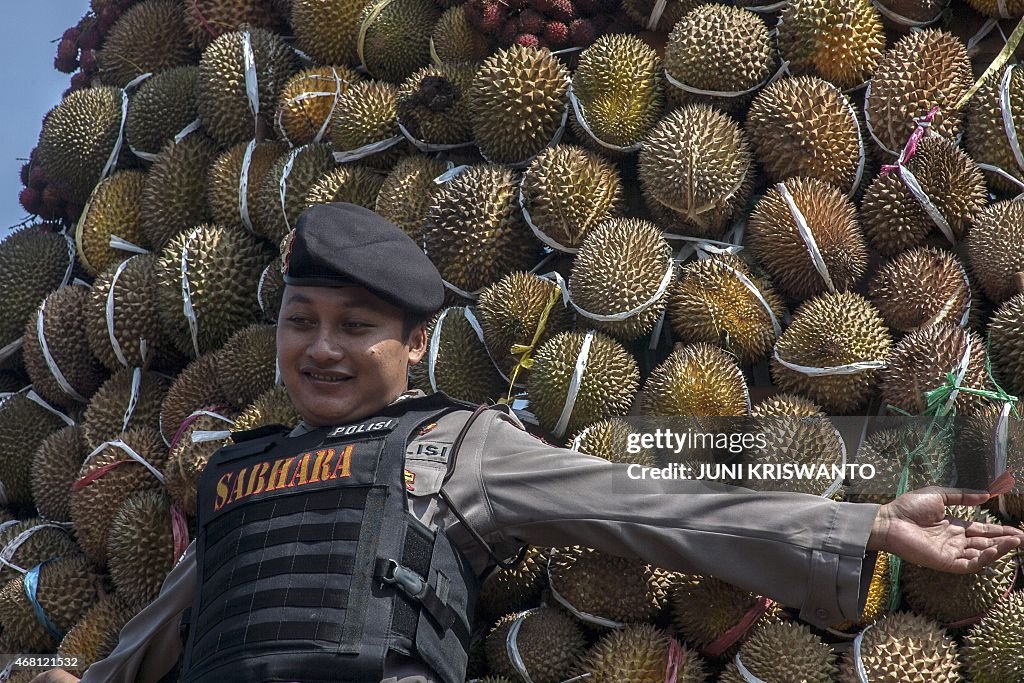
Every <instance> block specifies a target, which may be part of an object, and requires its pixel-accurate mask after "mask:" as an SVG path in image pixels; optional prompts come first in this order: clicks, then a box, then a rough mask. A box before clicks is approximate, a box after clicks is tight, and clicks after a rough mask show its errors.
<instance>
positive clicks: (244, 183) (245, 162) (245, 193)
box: [238, 138, 256, 234]
mask: <svg viewBox="0 0 1024 683" xmlns="http://www.w3.org/2000/svg"><path fill="white" fill-rule="evenodd" d="M255 150H256V138H253V139H252V140H250V141H249V144H248V145H246V146H245V154H243V155H242V172H241V173H240V174H239V176H238V215H239V216H240V217H241V218H242V225H243V226H245V229H246V230H248V231H249V232H251V233H253V234H255V230H253V227H252V219H251V218H249V167H250V166H252V154H253V152H254V151H255Z"/></svg>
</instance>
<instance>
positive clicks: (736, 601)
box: [669, 575, 781, 657]
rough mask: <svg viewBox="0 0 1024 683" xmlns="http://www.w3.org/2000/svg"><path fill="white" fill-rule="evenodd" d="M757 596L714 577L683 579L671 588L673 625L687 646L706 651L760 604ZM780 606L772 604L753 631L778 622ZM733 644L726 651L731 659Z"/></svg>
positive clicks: (755, 624) (670, 601)
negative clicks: (705, 649)
mask: <svg viewBox="0 0 1024 683" xmlns="http://www.w3.org/2000/svg"><path fill="white" fill-rule="evenodd" d="M758 600H759V598H758V596H756V595H754V594H753V593H748V592H747V591H745V590H741V589H740V588H737V587H736V586H733V585H732V584H730V583H726V582H725V581H722V580H721V579H716V578H715V577H713V576H696V575H693V576H683V577H682V578H681V579H680V580H678V581H675V582H674V583H673V584H672V588H671V590H670V591H669V604H670V605H671V607H672V623H673V624H674V625H675V628H676V632H677V633H678V634H679V635H680V636H681V638H683V639H685V642H686V644H687V645H689V646H691V647H695V648H699V649H703V648H705V647H707V646H708V645H710V644H712V643H714V642H715V641H717V640H718V639H719V638H721V637H722V636H723V635H724V634H725V633H726V632H727V631H729V630H731V629H732V628H733V627H735V626H736V625H737V624H738V623H740V621H742V620H743V618H744V617H745V616H746V615H747V613H748V612H750V611H751V610H752V609H754V608H755V607H756V606H757V604H758ZM780 616H781V610H780V608H779V605H778V604H776V603H771V604H770V605H769V606H768V608H767V609H766V610H765V611H764V613H763V614H761V616H759V617H758V618H757V620H756V621H755V622H754V623H753V624H752V625H751V629H752V630H753V629H756V628H757V627H758V626H764V625H767V624H771V623H776V622H778V621H779V617H780ZM735 652H736V645H735V644H733V645H732V646H730V647H729V649H728V650H726V651H725V654H726V655H728V656H729V657H731V656H732V655H733V654H734V653H735Z"/></svg>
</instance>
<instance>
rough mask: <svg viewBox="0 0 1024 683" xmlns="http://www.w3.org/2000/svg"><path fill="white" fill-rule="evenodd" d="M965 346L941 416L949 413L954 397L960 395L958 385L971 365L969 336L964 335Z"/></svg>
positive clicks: (954, 400)
mask: <svg viewBox="0 0 1024 683" xmlns="http://www.w3.org/2000/svg"><path fill="white" fill-rule="evenodd" d="M965 336H966V337H967V345H966V347H965V348H964V353H963V355H962V356H960V364H959V365H958V366H957V371H956V379H954V380H953V391H951V392H949V397H947V398H946V402H945V404H943V406H942V414H943V415H946V414H947V413H949V411H950V409H951V408H952V407H953V404H954V403H955V402H956V397H957V396H958V395H959V394H960V383H961V382H963V381H964V377H966V376H967V368H968V367H969V366H970V364H971V346H972V344H971V335H969V334H966V335H965Z"/></svg>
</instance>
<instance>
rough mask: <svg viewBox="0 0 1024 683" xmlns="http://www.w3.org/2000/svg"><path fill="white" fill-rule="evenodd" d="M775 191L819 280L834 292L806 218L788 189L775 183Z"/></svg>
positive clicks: (830, 278) (834, 287)
mask: <svg viewBox="0 0 1024 683" xmlns="http://www.w3.org/2000/svg"><path fill="white" fill-rule="evenodd" d="M775 189H776V190H778V191H779V194H780V195H782V199H783V200H784V201H785V202H786V206H788V207H789V213H790V215H791V216H793V221H794V222H795V223H796V230H797V233H798V234H799V235H800V239H802V240H803V241H804V244H805V245H806V246H807V253H809V254H810V255H811V262H812V263H813V264H814V269H815V270H817V271H818V274H819V275H821V279H822V280H824V281H825V286H827V287H828V289H829V291H831V292H834V291H836V286H835V284H834V283H833V282H832V276H831V275H830V274H829V272H828V266H827V265H826V264H825V258H824V257H823V256H822V255H821V250H820V249H819V248H818V243H817V241H815V239H814V233H812V232H811V228H810V226H808V225H807V218H806V217H804V214H803V211H801V210H800V207H798V206H797V205H796V201H794V199H793V195H791V194H790V193H789V188H787V187H786V184H785V183H776V184H775Z"/></svg>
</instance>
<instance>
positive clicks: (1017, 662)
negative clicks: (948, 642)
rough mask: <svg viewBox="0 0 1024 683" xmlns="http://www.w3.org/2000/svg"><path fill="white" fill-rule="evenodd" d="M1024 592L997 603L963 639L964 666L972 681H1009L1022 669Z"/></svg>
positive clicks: (982, 682) (1023, 656) (1023, 661)
mask: <svg viewBox="0 0 1024 683" xmlns="http://www.w3.org/2000/svg"><path fill="white" fill-rule="evenodd" d="M1021 624H1024V592H1021V591H1017V592H1015V593H1010V594H1009V595H1007V596H1006V598H1005V599H1003V600H1000V601H999V602H997V603H996V604H995V605H994V606H993V607H992V609H991V610H989V612H988V613H986V614H985V616H984V617H983V618H982V620H981V622H980V623H978V624H977V625H976V626H974V627H973V628H972V629H971V631H970V632H969V633H968V634H967V636H966V638H964V647H963V650H962V651H961V652H962V655H963V661H964V665H965V666H966V668H967V671H968V672H969V673H970V675H971V680H972V681H974V683H1001V681H1011V680H1013V677H1014V676H1018V675H1019V674H1020V672H1021V671H1024V629H1022V628H1021Z"/></svg>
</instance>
